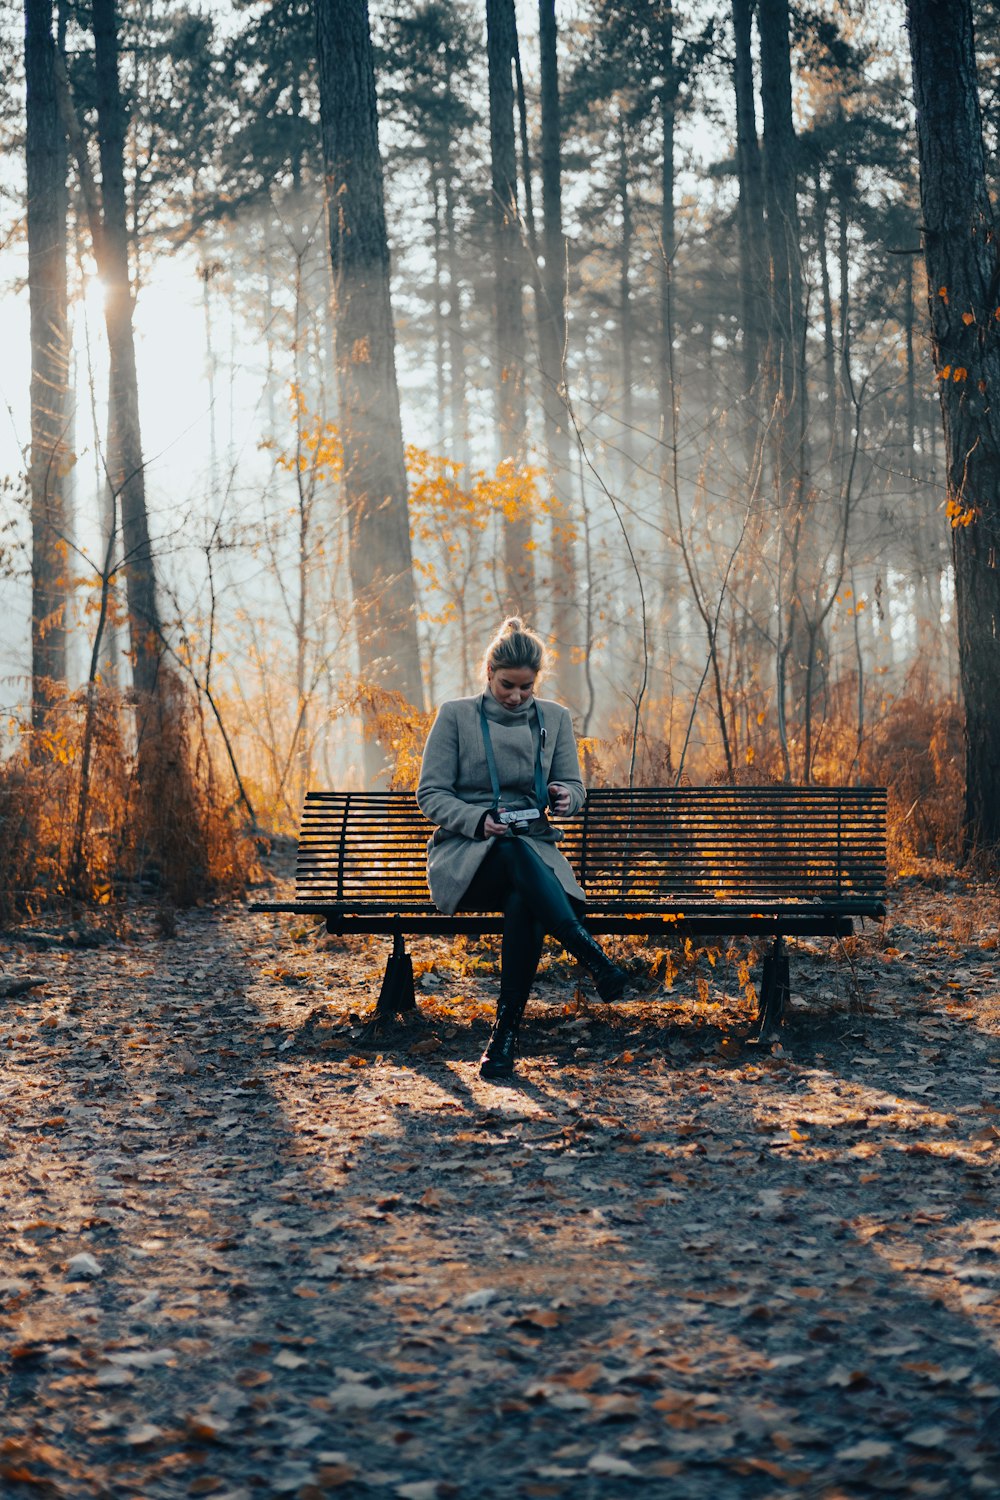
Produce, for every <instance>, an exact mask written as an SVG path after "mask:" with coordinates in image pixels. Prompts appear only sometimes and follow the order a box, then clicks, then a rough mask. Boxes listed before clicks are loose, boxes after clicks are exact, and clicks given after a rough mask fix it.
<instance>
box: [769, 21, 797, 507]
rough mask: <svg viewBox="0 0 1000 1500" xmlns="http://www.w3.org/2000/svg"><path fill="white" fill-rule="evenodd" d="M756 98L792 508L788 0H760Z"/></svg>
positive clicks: (772, 357) (793, 222)
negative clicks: (761, 123) (760, 117)
mask: <svg viewBox="0 0 1000 1500" xmlns="http://www.w3.org/2000/svg"><path fill="white" fill-rule="evenodd" d="M757 25H758V28H759V31H760V56H761V100H762V104H763V111H764V197H765V204H766V208H767V248H768V258H769V261H770V282H771V306H770V328H769V355H768V364H769V369H770V373H771V378H772V382H773V386H772V389H773V390H774V391H775V392H776V393H777V394H778V396H779V398H780V409H779V422H778V426H779V428H780V436H781V443H780V448H779V453H778V461H779V493H780V494H781V498H782V502H783V504H784V506H785V508H786V509H791V510H793V511H794V510H796V509H797V507H798V489H799V476H800V466H801V459H802V454H801V442H800V434H801V431H802V429H803V427H804V421H803V408H804V402H805V390H804V385H803V381H802V379H801V378H800V368H799V367H800V362H801V359H802V343H803V337H802V335H803V326H802V268H801V261H800V255H801V249H800V246H801V232H800V227H799V211H798V201H797V190H796V170H795V157H796V146H795V129H794V125H793V123H792V63H791V50H790V45H789V36H788V31H789V21H788V0H759V8H758V15H757Z"/></svg>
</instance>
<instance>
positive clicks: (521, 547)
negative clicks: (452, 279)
mask: <svg viewBox="0 0 1000 1500" xmlns="http://www.w3.org/2000/svg"><path fill="white" fill-rule="evenodd" d="M516 45H517V31H516V21H515V16H514V0H486V53H487V63H488V68H489V95H490V162H491V170H492V197H491V218H492V227H493V277H494V313H495V324H494V326H495V331H496V349H497V366H496V379H497V386H496V401H497V429H498V434H499V455H498V456H499V460H500V462H502V463H504V462H506V463H509V464H511V465H513V467H514V469H515V471H516V470H517V469H519V468H520V467H521V466H522V465H523V464H524V462H525V459H526V457H527V427H528V415H527V406H526V399H525V362H524V348H525V327H524V301H523V296H522V263H523V256H524V252H523V249H522V246H521V224H520V216H519V214H518V207H517V156H516V150H515V143H514V84H513V79H512V76H511V68H512V65H513V61H514V53H515V49H516ZM504 562H505V574H506V580H505V581H506V589H507V599H506V601H505V603H506V605H507V606H508V607H509V608H513V609H517V610H519V611H520V613H522V614H524V615H527V616H528V617H533V616H534V612H535V570H534V562H533V556H532V551H531V522H530V520H528V519H527V518H526V517H522V516H517V517H515V518H513V519H508V520H506V522H505V524H504Z"/></svg>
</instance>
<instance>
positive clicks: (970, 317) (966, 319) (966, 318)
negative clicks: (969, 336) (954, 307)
mask: <svg viewBox="0 0 1000 1500" xmlns="http://www.w3.org/2000/svg"><path fill="white" fill-rule="evenodd" d="M975 321H976V315H975V313H963V314H962V322H963V323H964V324H965V326H966V328H968V326H969V324H970V323H974V322H975Z"/></svg>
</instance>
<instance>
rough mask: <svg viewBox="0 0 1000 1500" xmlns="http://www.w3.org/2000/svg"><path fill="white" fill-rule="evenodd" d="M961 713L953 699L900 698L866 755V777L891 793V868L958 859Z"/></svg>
mask: <svg viewBox="0 0 1000 1500" xmlns="http://www.w3.org/2000/svg"><path fill="white" fill-rule="evenodd" d="M964 759H965V752H964V744H963V719H962V711H961V709H960V708H959V706H958V704H957V703H956V702H955V700H954V699H951V698H940V699H937V700H927V699H923V698H919V697H917V696H916V695H908V696H906V697H902V698H898V699H897V700H896V701H895V702H894V703H893V704H892V706H891V708H890V709H889V711H888V712H887V714H886V716H885V718H884V719H883V721H882V723H881V724H880V725H879V728H878V731H877V733H876V734H875V735H873V737H872V739H871V741H870V742H869V744H868V745H867V746H866V747H865V750H864V752H863V754H862V757H861V770H862V775H863V779H864V780H866V781H871V782H873V783H876V784H878V785H880V786H886V787H888V789H889V854H890V867H891V868H892V869H894V870H895V872H896V873H897V874H905V873H906V872H907V870H908V868H909V867H910V865H911V864H912V862H913V860H914V859H917V860H920V859H943V860H956V859H958V858H959V856H960V853H961V841H962V806H963V799H964V795H965V775H964Z"/></svg>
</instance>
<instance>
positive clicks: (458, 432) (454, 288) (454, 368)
mask: <svg viewBox="0 0 1000 1500" xmlns="http://www.w3.org/2000/svg"><path fill="white" fill-rule="evenodd" d="M445 89H446V93H447V94H448V96H449V98H450V96H451V57H450V54H446V56H445ZM441 172H442V177H443V180H444V243H445V259H446V261H447V264H448V407H449V413H450V426H451V457H452V458H453V459H455V461H456V462H457V463H460V464H461V465H462V466H463V468H464V469H468V467H469V434H468V432H467V430H466V377H465V337H464V334H463V329H462V277H461V268H460V265H459V248H458V225H457V221H456V193H455V164H454V161H453V159H452V142H451V140H450V139H449V140H448V142H447V145H446V148H445V159H444V161H443V162H442V165H441Z"/></svg>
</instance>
